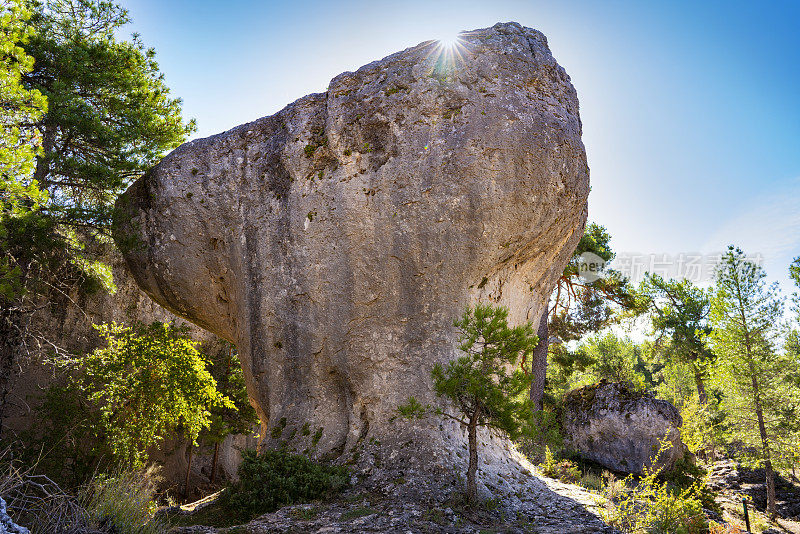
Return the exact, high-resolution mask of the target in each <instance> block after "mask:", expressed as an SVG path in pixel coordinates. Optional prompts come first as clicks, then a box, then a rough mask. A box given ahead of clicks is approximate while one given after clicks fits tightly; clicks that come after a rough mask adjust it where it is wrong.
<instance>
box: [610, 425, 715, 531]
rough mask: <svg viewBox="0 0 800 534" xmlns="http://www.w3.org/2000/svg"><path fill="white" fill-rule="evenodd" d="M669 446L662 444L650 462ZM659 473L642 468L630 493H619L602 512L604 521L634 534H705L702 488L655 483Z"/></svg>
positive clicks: (706, 524)
mask: <svg viewBox="0 0 800 534" xmlns="http://www.w3.org/2000/svg"><path fill="white" fill-rule="evenodd" d="M670 446H671V443H670V442H668V441H666V440H665V441H664V442H663V443H662V445H661V448H660V449H659V451H658V453H657V454H656V457H655V458H654V459H653V461H652V462H651V464H652V465H657V459H658V457H659V456H660V455H661V454H662V453H663V452H665V451H666V450H667V449H668V448H669V447H670ZM658 475H659V470H658V469H655V468H645V470H644V475H643V476H642V477H641V478H640V479H639V481H638V483H637V484H636V485H635V486H633V483H632V477H630V476H629V477H628V479H626V480H629V481H631V482H630V485H631V486H633V489H632V491H631V492H630V493H621V494H620V495H619V496H618V498H617V499H616V501H617V502H616V506H614V505H613V504H611V503H609V509H607V510H606V511H604V512H602V516H603V520H604V521H605V522H606V523H608V524H609V525H611V526H613V527H616V528H618V529H620V530H622V531H623V532H629V533H633V534H706V533H707V532H708V520H707V519H706V516H705V513H704V512H703V504H702V503H701V501H700V496H701V488H700V485H699V484H692V485H690V486H689V487H687V488H685V489H677V488H674V487H672V486H670V485H669V484H668V483H667V482H662V481H660V480H658Z"/></svg>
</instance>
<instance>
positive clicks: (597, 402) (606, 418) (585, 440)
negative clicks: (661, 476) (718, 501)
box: [562, 380, 689, 474]
mask: <svg viewBox="0 0 800 534" xmlns="http://www.w3.org/2000/svg"><path fill="white" fill-rule="evenodd" d="M562 423H563V426H564V433H565V437H566V442H567V446H568V447H569V448H570V449H572V450H573V451H575V452H576V453H578V454H579V455H581V456H582V457H584V458H586V459H587V460H592V461H594V462H597V463H599V464H601V465H603V466H605V467H608V468H609V469H613V470H615V471H620V472H623V473H637V474H639V473H641V472H642V469H643V468H644V467H645V466H650V465H652V464H651V458H653V457H655V456H656V455H657V453H658V451H659V448H660V444H661V442H662V441H663V440H664V439H666V440H667V441H669V442H670V443H671V444H672V446H671V447H670V448H669V449H668V450H666V451H663V452H662V453H661V454H660V455H659V456H658V464H657V465H658V466H660V467H662V468H663V469H664V470H666V471H668V470H670V469H671V468H672V467H673V466H674V465H675V462H676V461H678V460H679V459H681V458H683V457H684V455H685V454H689V453H688V450H687V448H686V445H684V444H683V442H682V441H681V433H680V426H681V425H682V424H683V420H682V419H681V415H680V412H678V409H677V408H675V406H673V405H672V404H670V403H669V402H667V401H665V400H659V399H656V398H654V397H653V396H652V395H650V394H648V393H639V392H635V391H631V390H630V389H629V388H628V387H626V386H625V385H624V384H620V383H615V382H607V381H605V380H602V381H600V383H598V384H594V385H591V386H585V387H582V388H579V389H576V390H573V391H571V392H569V393H568V394H567V396H566V398H565V404H564V412H563V419H562Z"/></svg>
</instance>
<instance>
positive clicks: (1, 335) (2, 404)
mask: <svg viewBox="0 0 800 534" xmlns="http://www.w3.org/2000/svg"><path fill="white" fill-rule="evenodd" d="M19 344H20V333H19V313H18V312H17V311H15V310H12V309H10V308H9V307H6V306H3V307H2V309H1V310H0V436H2V435H3V417H4V416H5V410H6V398H7V396H8V393H9V391H10V388H11V378H12V375H13V374H14V363H15V361H16V354H17V351H18V350H19Z"/></svg>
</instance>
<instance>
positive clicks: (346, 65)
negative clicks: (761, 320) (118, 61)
mask: <svg viewBox="0 0 800 534" xmlns="http://www.w3.org/2000/svg"><path fill="white" fill-rule="evenodd" d="M122 3H123V5H125V6H126V7H127V8H128V9H129V10H130V12H131V16H132V17H133V19H134V24H133V26H132V27H131V28H130V29H131V31H137V32H139V33H140V34H141V35H142V38H143V40H144V41H145V43H146V44H148V45H152V46H154V47H155V48H156V50H157V52H158V59H159V62H160V64H161V67H162V70H163V72H164V73H165V75H166V80H167V83H168V85H169V86H170V87H171V88H172V90H173V93H174V94H175V95H176V96H180V97H181V98H183V100H184V103H185V106H184V109H185V113H186V115H187V116H188V117H194V118H196V119H197V122H198V126H199V132H198V134H197V135H199V136H206V135H211V134H213V133H217V132H220V131H223V130H226V129H228V128H231V127H233V126H235V125H237V124H241V123H244V122H248V121H251V120H254V119H256V118H258V117H261V116H264V115H270V114H272V113H274V112H276V111H277V110H279V109H281V108H282V107H284V106H285V105H286V104H288V103H290V102H292V101H293V100H296V99H297V98H300V97H301V96H303V95H306V94H308V93H311V92H320V91H324V90H325V89H326V88H327V84H328V81H329V80H330V79H331V78H332V77H334V76H335V75H337V74H339V73H340V72H343V71H346V70H355V69H357V68H358V67H360V66H361V65H363V64H365V63H368V62H370V61H373V60H375V59H379V58H381V57H384V56H386V55H388V54H390V53H392V52H395V51H398V50H401V49H403V48H406V47H409V46H413V45H415V44H417V43H419V42H422V41H426V40H429V39H435V38H439V37H447V36H451V35H453V34H455V33H456V32H458V31H460V30H469V29H475V28H483V27H487V26H491V25H493V24H495V23H496V22H505V21H511V20H514V21H517V22H520V23H521V24H523V25H525V26H530V27H532V28H536V29H538V30H540V31H542V32H544V34H545V35H546V36H547V37H548V40H549V42H550V47H551V49H552V51H553V54H554V55H555V57H556V59H557V60H558V61H559V63H560V64H561V65H563V66H564V67H565V68H566V70H567V72H568V73H569V74H570V76H571V77H572V81H573V83H574V85H575V87H576V88H577V91H578V97H579V99H580V103H581V116H582V120H583V125H584V142H585V144H586V149H587V153H588V159H589V166H590V167H591V183H592V192H591V195H590V197H589V214H590V219H591V220H594V221H596V222H599V223H601V224H603V225H605V226H606V227H607V228H608V229H609V231H610V232H611V234H612V236H613V242H612V244H613V246H614V248H615V250H617V251H619V252H621V253H627V254H629V255H631V254H637V253H640V254H650V253H654V254H669V255H670V256H671V257H672V258H676V257H677V255H678V254H680V253H687V254H690V253H695V252H704V253H710V252H714V251H720V250H723V249H724V248H725V246H726V245H727V244H729V243H735V244H738V245H739V246H741V247H742V248H744V249H745V251H746V252H748V253H752V254H755V253H761V254H763V256H764V259H765V262H764V265H765V267H766V268H767V271H768V274H769V275H770V277H771V278H772V279H773V280H779V281H781V282H782V285H783V286H784V289H786V290H791V286H790V284H789V283H788V281H787V275H786V271H787V266H788V263H789V261H790V260H791V258H793V257H795V256H798V255H800V2H798V1H794V0H791V1H785V2H747V3H745V2H736V1H725V2H722V1H720V2H706V1H702V2H696V1H682V0H673V1H669V2H658V3H656V2H644V1H629V2H619V1H604V2H600V1H594V2H589V1H585V2H579V1H551V2H536V1H511V0H491V1H483V2H473V1H468V0H460V1H453V2H450V1H436V0H427V1H416V0H411V1H407V0H402V1H397V0H395V1H392V2H385V1H380V0H373V1H369V2H348V1H327V2H321V1H299V0H298V1H292V2H270V1H262V2H256V1H245V0H227V1H209V0H174V1H173V0H122ZM631 257H633V256H631Z"/></svg>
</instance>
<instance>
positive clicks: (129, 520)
mask: <svg viewBox="0 0 800 534" xmlns="http://www.w3.org/2000/svg"><path fill="white" fill-rule="evenodd" d="M159 480H160V477H158V476H157V473H156V469H155V468H152V467H151V468H148V469H145V470H137V471H131V470H125V471H119V472H117V473H115V474H114V475H97V476H95V477H94V478H93V479H92V480H91V482H89V484H87V485H86V487H85V488H84V489H83V491H82V495H81V501H82V504H83V506H84V507H85V508H86V511H87V512H88V515H89V517H90V518H91V522H92V523H93V524H95V525H98V526H102V527H104V528H106V529H108V531H109V532H116V533H118V534H159V533H161V532H164V531H165V530H166V528H165V526H164V525H163V524H161V522H159V521H158V520H156V519H154V518H153V514H155V511H156V503H155V494H156V488H157V485H158V482H159Z"/></svg>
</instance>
